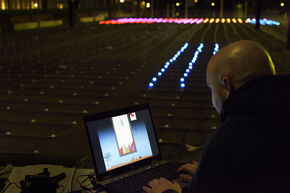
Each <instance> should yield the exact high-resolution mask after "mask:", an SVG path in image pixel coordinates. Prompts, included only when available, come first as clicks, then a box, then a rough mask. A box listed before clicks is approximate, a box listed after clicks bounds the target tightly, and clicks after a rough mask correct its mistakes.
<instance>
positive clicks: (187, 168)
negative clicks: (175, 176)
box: [177, 161, 198, 182]
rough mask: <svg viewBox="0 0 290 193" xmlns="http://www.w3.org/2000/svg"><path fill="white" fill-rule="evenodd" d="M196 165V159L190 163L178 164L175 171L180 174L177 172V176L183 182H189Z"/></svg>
mask: <svg viewBox="0 0 290 193" xmlns="http://www.w3.org/2000/svg"><path fill="white" fill-rule="evenodd" d="M197 167H198V163H197V162H196V161H192V164H191V163H188V164H184V165H182V166H180V167H179V168H178V169H177V173H180V172H181V174H179V178H180V179H181V180H183V181H185V182H191V180H192V176H193V175H195V172H196V169H197ZM183 172H184V173H183Z"/></svg>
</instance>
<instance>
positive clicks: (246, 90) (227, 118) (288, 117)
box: [188, 76, 290, 193]
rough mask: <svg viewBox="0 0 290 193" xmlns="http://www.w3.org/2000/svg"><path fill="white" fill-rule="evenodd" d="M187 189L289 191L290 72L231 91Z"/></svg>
mask: <svg viewBox="0 0 290 193" xmlns="http://www.w3.org/2000/svg"><path fill="white" fill-rule="evenodd" d="M221 118H222V124H221V126H220V127H219V128H218V129H217V130H216V132H215V133H214V134H213V135H212V137H211V138H210V140H209V141H208V143H207V145H206V148H205V149H204V151H203V153H202V156H201V159H200V162H199V167H198V169H197V173H196V175H195V176H194V178H193V180H192V183H191V188H190V190H189V191H188V192H192V193H193V192H198V193H217V192H222V193H227V192H230V193H235V192H241V193H242V192H243V193H246V192H251V193H252V192H253V193H254V192H255V193H284V192H285V193H286V192H287V193H289V192H290V76H284V77H281V76H271V77H263V78H259V79H256V80H253V81H251V82H249V83H247V84H245V85H244V86H242V87H241V88H240V89H238V90H237V91H235V92H233V93H231V95H230V96H229V98H228V99H227V100H226V101H225V102H224V104H223V107H222V112H221Z"/></svg>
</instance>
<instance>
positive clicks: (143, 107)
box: [83, 103, 161, 181]
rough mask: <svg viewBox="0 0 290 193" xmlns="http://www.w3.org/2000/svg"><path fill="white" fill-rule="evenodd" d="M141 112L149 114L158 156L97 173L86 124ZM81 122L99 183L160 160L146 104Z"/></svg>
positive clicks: (91, 116)
mask: <svg viewBox="0 0 290 193" xmlns="http://www.w3.org/2000/svg"><path fill="white" fill-rule="evenodd" d="M141 110H148V112H149V115H150V117H151V123H152V127H153V132H154V135H155V140H156V142H157V148H158V152H159V154H158V155H156V156H152V157H150V158H147V159H145V160H141V161H138V162H134V163H131V164H128V165H125V166H122V167H120V168H117V169H114V170H111V171H105V172H104V173H100V172H99V171H98V168H97V164H96V160H95V152H94V151H93V146H92V141H91V137H90V134H89V128H88V126H87V125H88V124H87V123H89V122H92V121H98V120H101V119H106V118H111V117H114V116H119V115H123V114H128V113H132V112H136V111H141ZM83 120H84V124H85V128H86V133H87V137H88V140H89V145H90V150H91V154H92V160H93V163H94V168H95V171H96V176H97V179H98V181H101V180H103V179H104V178H105V177H108V176H112V177H113V176H118V175H120V174H123V173H124V172H126V171H129V170H130V169H133V168H134V169H135V168H139V167H143V166H146V165H148V164H151V163H152V162H153V161H156V160H159V159H161V152H160V147H159V143H158V141H157V135H156V129H155V126H154V123H153V120H152V114H151V109H150V106H149V104H148V103H145V104H141V105H135V106H131V107H126V108H122V109H117V110H113V111H107V112H102V113H96V114H92V115H87V116H84V117H83Z"/></svg>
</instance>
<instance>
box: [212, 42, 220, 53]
mask: <svg viewBox="0 0 290 193" xmlns="http://www.w3.org/2000/svg"><path fill="white" fill-rule="evenodd" d="M219 49H220V46H219V44H218V43H216V44H215V46H214V51H213V55H215V54H216V53H217V52H218V51H219Z"/></svg>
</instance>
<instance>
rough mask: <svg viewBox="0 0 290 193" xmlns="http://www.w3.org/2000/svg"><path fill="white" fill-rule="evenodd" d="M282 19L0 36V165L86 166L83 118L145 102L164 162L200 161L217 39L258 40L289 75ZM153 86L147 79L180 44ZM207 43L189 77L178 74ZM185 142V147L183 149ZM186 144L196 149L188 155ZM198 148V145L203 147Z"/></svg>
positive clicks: (213, 120) (208, 130) (214, 119)
mask: <svg viewBox="0 0 290 193" xmlns="http://www.w3.org/2000/svg"><path fill="white" fill-rule="evenodd" d="M286 33H287V28H286V25H282V26H265V27H264V26H263V27H262V30H261V31H257V30H256V29H255V28H254V25H252V24H233V23H231V24H200V25H183V24H182V25H178V24H125V25H114V26H113V25H109V26H105V25H97V24H90V25H78V26H76V28H75V29H74V30H73V31H68V30H67V29H66V28H64V27H61V28H51V29H39V30H33V31H21V32H12V33H5V34H4V33H3V34H1V46H0V50H1V52H0V84H1V89H0V157H1V158H0V163H2V164H6V163H12V164H20V165H25V164H31V163H56V164H65V165H68V166H70V165H73V166H79V167H90V166H91V158H90V151H89V146H88V142H87V137H86V133H85V129H84V126H83V122H82V119H81V118H82V116H84V115H85V114H92V113H96V112H102V111H106V110H112V109H116V108H120V107H125V106H130V105H133V104H141V103H144V102H148V103H149V104H150V105H151V107H152V113H153V121H154V123H155V126H156V129H157V135H158V138H159V141H160V142H161V143H160V145H161V150H162V154H163V157H164V159H166V160H182V161H190V160H192V159H196V160H198V159H199V156H200V153H201V147H202V145H204V144H205V142H206V140H207V139H208V138H209V137H210V136H211V134H212V133H213V132H214V130H215V128H216V127H217V126H218V125H219V117H218V114H217V113H216V112H215V110H214V108H213V107H212V105H211V96H210V92H209V89H208V88H207V87H206V84H205V70H206V65H207V62H208V61H209V59H210V57H211V56H212V52H213V49H214V44H215V43H219V44H220V45H221V47H222V46H225V45H227V44H228V43H230V42H234V41H236V40H241V39H251V40H256V41H257V42H259V43H261V44H262V45H263V46H265V48H266V49H267V50H268V51H269V52H270V54H271V56H272V58H273V61H274V63H275V64H276V68H277V72H278V73H279V74H288V73H289V72H290V67H289V58H290V57H289V56H290V52H289V51H286V50H285V49H284V48H285V45H286ZM185 42H188V43H189V47H188V48H187V49H186V51H185V52H184V53H183V54H182V55H181V56H180V57H179V58H178V60H177V61H176V62H175V63H173V64H172V65H171V67H170V69H169V70H167V72H166V75H165V76H163V77H162V79H161V80H160V81H159V82H158V84H157V85H156V87H155V88H154V89H152V90H148V88H147V85H148V83H149V82H150V80H151V79H152V77H153V76H155V75H156V73H157V72H158V71H159V70H160V69H161V67H162V66H163V65H164V64H165V62H166V61H167V60H168V59H170V58H171V57H172V56H173V55H174V54H175V53H176V52H177V51H178V50H179V49H180V48H181V47H182V46H183V45H184V44H185ZM201 42H203V43H204V46H205V47H204V48H203V52H202V53H201V54H200V55H199V58H198V60H197V63H196V66H195V69H194V70H193V71H192V73H190V75H189V76H190V78H189V79H188V80H190V83H187V87H186V88H185V89H184V90H180V89H179V84H178V80H179V78H180V77H181V76H182V74H183V72H184V71H185V69H186V67H187V65H188V62H189V61H190V60H191V58H192V57H193V54H194V52H195V50H196V48H197V47H198V45H199V44H200V43H201ZM186 144H187V145H186ZM188 144H191V145H194V146H193V148H192V149H190V150H193V151H188V150H189V149H188ZM200 146H201V147H200Z"/></svg>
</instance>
